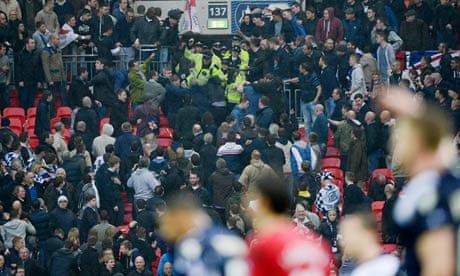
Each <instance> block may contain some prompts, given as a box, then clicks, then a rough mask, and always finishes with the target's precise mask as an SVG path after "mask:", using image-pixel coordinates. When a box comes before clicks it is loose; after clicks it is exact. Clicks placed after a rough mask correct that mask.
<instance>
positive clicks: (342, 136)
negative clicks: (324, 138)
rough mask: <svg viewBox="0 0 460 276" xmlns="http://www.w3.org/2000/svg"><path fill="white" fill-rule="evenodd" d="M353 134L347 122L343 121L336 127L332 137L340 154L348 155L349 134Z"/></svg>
mask: <svg viewBox="0 0 460 276" xmlns="http://www.w3.org/2000/svg"><path fill="white" fill-rule="evenodd" d="M352 132H353V126H352V125H350V123H349V122H347V121H345V122H343V124H341V125H339V126H338V127H337V131H336V132H335V135H334V144H335V146H336V147H337V148H339V150H340V152H341V153H342V154H344V155H347V154H348V151H349V150H350V144H351V141H352V140H351V134H352Z"/></svg>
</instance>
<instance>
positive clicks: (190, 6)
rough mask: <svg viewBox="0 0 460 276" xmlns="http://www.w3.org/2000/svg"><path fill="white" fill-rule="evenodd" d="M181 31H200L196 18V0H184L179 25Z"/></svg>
mask: <svg viewBox="0 0 460 276" xmlns="http://www.w3.org/2000/svg"><path fill="white" fill-rule="evenodd" d="M180 31H181V33H182V32H190V31H191V32H194V33H200V32H201V30H200V22H199V20H198V14H197V8H196V0H185V11H184V16H183V21H182V24H181V26H180Z"/></svg>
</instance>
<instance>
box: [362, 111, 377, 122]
mask: <svg viewBox="0 0 460 276" xmlns="http://www.w3.org/2000/svg"><path fill="white" fill-rule="evenodd" d="M364 120H365V121H366V124H370V123H372V122H373V121H375V113H374V112H372V111H369V112H367V113H366V116H365V117H364Z"/></svg>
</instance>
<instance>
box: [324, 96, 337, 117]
mask: <svg viewBox="0 0 460 276" xmlns="http://www.w3.org/2000/svg"><path fill="white" fill-rule="evenodd" d="M324 105H325V107H326V113H327V118H329V119H330V118H331V116H332V112H334V108H335V102H334V99H332V98H329V99H326V100H325V101H324Z"/></svg>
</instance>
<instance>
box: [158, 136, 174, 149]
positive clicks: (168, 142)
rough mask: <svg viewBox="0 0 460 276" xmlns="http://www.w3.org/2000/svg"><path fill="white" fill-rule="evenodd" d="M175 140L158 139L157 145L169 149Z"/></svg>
mask: <svg viewBox="0 0 460 276" xmlns="http://www.w3.org/2000/svg"><path fill="white" fill-rule="evenodd" d="M172 142H173V140H172V139H171V138H157V143H158V146H160V147H162V148H164V149H167V148H168V147H169V146H170V145H171V144H172Z"/></svg>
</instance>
